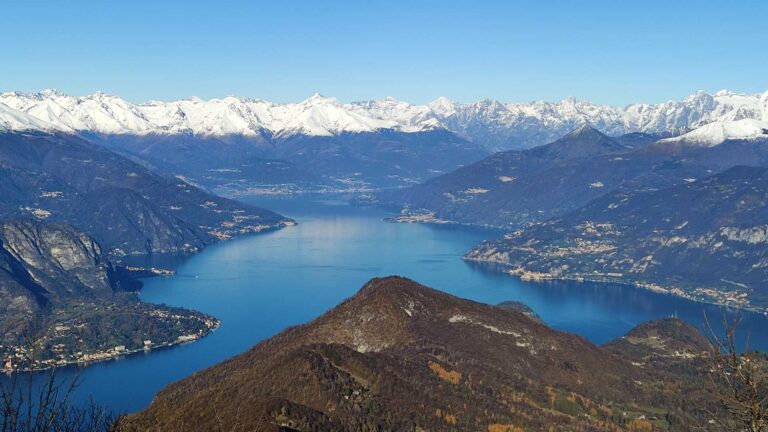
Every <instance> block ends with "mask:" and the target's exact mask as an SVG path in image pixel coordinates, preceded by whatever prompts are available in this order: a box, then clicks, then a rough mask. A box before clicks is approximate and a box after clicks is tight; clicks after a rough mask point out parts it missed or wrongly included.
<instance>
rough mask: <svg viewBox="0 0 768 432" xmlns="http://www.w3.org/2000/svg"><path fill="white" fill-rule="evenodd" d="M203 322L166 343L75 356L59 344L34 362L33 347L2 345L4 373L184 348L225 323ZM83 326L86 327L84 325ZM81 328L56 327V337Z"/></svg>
mask: <svg viewBox="0 0 768 432" xmlns="http://www.w3.org/2000/svg"><path fill="white" fill-rule="evenodd" d="M149 314H150V315H152V316H154V317H156V318H161V319H163V320H167V321H170V322H176V323H181V322H183V321H184V320H188V319H189V318H190V317H189V316H184V315H179V314H174V313H172V312H169V311H165V310H153V311H150V312H149ZM195 318H197V319H198V320H199V321H200V324H201V325H200V326H199V328H198V329H197V330H196V331H193V332H190V333H186V334H181V335H178V336H176V338H175V339H171V340H165V341H153V340H151V339H144V340H142V342H141V344H140V346H138V347H127V346H125V345H115V346H112V347H109V348H101V349H96V350H84V351H83V350H79V349H78V350H77V351H74V352H72V349H71V348H70V347H69V346H67V344H65V343H57V344H54V345H52V346H51V349H50V352H49V355H50V356H52V357H48V358H41V359H34V357H35V354H34V353H33V350H32V348H31V347H29V346H23V345H7V346H4V345H3V344H0V355H1V356H2V357H0V360H2V363H0V366H2V367H1V368H0V372H3V373H6V374H10V373H12V372H28V371H40V370H47V369H52V368H57V367H62V366H68V365H73V364H79V365H85V364H88V363H93V362H98V361H105V360H111V359H116V358H119V357H123V356H126V355H130V354H134V353H139V352H147V351H151V350H153V349H159V348H166V347H171V346H174V345H180V344H183V343H187V342H192V341H195V340H198V339H200V338H202V337H204V336H206V335H208V334H209V333H210V332H212V331H214V330H216V329H217V328H218V327H219V325H221V321H219V320H217V319H216V318H213V317H210V316H202V315H201V316H196V317H195ZM81 326H82V324H81ZM77 330H78V329H77V328H75V329H73V328H71V327H70V326H68V325H65V324H55V325H54V326H53V334H54V337H56V338H59V337H61V336H63V335H65V334H67V333H69V334H70V335H72V334H76V332H77ZM47 338H48V336H46V337H45V338H43V339H42V340H40V341H38V343H39V344H44V343H45V342H46V339H47ZM77 343H78V345H79V346H83V345H85V344H86V342H85V341H84V340H83V339H82V338H81V337H77Z"/></svg>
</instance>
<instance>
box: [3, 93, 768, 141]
mask: <svg viewBox="0 0 768 432" xmlns="http://www.w3.org/2000/svg"><path fill="white" fill-rule="evenodd" d="M0 104H1V105H0V128H2V129H11V130H24V129H41V130H60V131H67V132H71V131H78V132H92V133H97V134H110V135H112V134H118V135H119V134H135V135H148V134H195V135H202V136H226V135H242V136H262V135H264V136H272V137H289V136H294V135H307V136H334V135H338V134H340V133H345V132H347V133H359V132H376V131H379V130H385V129H387V130H395V131H399V132H404V133H411V132H422V131H429V130H435V129H447V130H449V131H451V132H454V133H457V134H459V135H461V136H463V137H464V138H467V139H469V140H471V141H474V142H475V143H478V144H482V145H484V146H485V147H487V148H491V149H510V148H526V147H532V146H535V145H540V144H544V143H547V142H550V141H553V140H555V139H556V138H558V137H560V136H562V135H564V134H566V133H568V132H569V131H571V130H573V129H574V128H576V127H578V126H579V125H581V124H584V123H589V124H591V125H592V126H594V127H595V128H597V129H599V130H601V131H603V132H605V133H607V134H608V135H621V134H625V133H630V132H645V133H654V134H665V135H670V136H676V135H680V134H683V135H680V137H677V138H675V139H676V140H686V141H691V142H696V143H704V144H707V145H713V144H717V143H719V142H722V141H724V140H725V139H729V138H752V137H758V136H762V135H764V134H765V130H764V129H765V128H768V92H766V93H763V94H757V95H744V94H737V93H732V92H728V91H720V92H718V93H716V94H714V95H710V94H707V93H704V92H697V93H694V94H693V95H691V96H689V97H687V98H686V99H684V100H682V101H669V102H664V103H660V104H632V105H627V106H624V107H615V106H607V105H597V104H593V103H590V102H585V101H579V100H576V99H573V98H568V99H564V100H562V101H559V102H530V103H502V102H498V101H495V100H491V99H486V100H482V101H479V102H475V103H470V104H463V103H458V102H453V101H451V100H449V99H446V98H439V99H437V100H435V101H434V102H431V103H429V104H426V105H413V104H409V103H407V102H402V101H398V100H396V99H393V98H385V99H381V100H375V101H364V102H353V103H341V102H339V101H338V100H336V99H334V98H328V97H324V96H321V95H317V94H316V95H314V96H312V97H310V98H308V99H306V100H304V101H302V102H299V103H290V104H275V103H271V102H267V101H263V100H259V99H247V98H238V97H232V96H230V97H225V98H222V99H211V100H208V101H204V100H201V99H198V98H190V99H185V100H179V101H172V102H157V101H150V102H146V103H142V104H133V103H130V102H127V101H126V100H124V99H121V98H119V97H117V96H110V95H106V94H103V93H95V94H92V95H88V96H82V97H75V96H69V95H65V94H63V93H60V92H56V91H51V90H46V91H43V92H40V93H20V92H8V93H2V94H0Z"/></svg>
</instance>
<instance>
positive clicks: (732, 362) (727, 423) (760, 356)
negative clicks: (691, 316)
mask: <svg viewBox="0 0 768 432" xmlns="http://www.w3.org/2000/svg"><path fill="white" fill-rule="evenodd" d="M704 318H705V323H706V326H707V329H708V330H709V334H710V342H711V344H712V353H711V356H710V361H711V364H710V370H709V372H710V373H709V376H710V378H711V380H712V384H713V388H714V389H715V391H716V393H717V397H718V399H719V401H720V404H721V407H722V415H714V416H713V418H712V419H711V420H710V421H711V422H712V423H713V425H717V426H718V427H721V428H723V429H724V430H728V431H748V432H768V361H766V356H765V354H764V353H761V352H758V351H754V350H751V349H750V347H749V337H748V336H746V337H745V345H744V349H743V350H740V349H739V344H738V338H737V330H738V327H739V324H740V322H741V319H740V317H737V318H735V319H732V320H730V321H729V320H728V318H727V317H725V316H724V317H723V328H724V333H723V334H722V335H720V334H718V332H716V331H715V330H714V329H713V328H712V326H711V325H710V323H709V320H708V319H707V317H706V314H705V316H704Z"/></svg>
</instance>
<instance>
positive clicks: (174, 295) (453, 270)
mask: <svg viewBox="0 0 768 432" xmlns="http://www.w3.org/2000/svg"><path fill="white" fill-rule="evenodd" d="M253 203H254V204H261V205H263V206H265V207H268V208H270V209H274V210H276V211H279V212H281V213H283V214H285V215H286V216H290V217H293V218H295V219H296V220H297V221H298V223H299V225H298V226H295V227H290V228H287V229H284V230H281V231H277V232H271V233H267V234H259V235H248V236H244V237H240V238H237V239H234V240H230V241H227V242H223V243H219V244H216V245H213V246H210V247H208V248H206V249H205V250H204V251H203V252H201V253H199V254H196V255H193V256H189V257H185V258H183V259H176V260H175V262H174V263H173V266H174V267H176V269H177V275H176V276H173V277H167V278H151V279H147V280H145V287H144V288H143V290H142V292H141V297H142V299H144V300H145V301H148V302H155V303H166V304H169V305H174V306H183V307H187V308H191V309H196V310H200V311H203V312H206V313H209V314H211V315H213V316H216V317H217V318H219V319H220V320H221V321H222V325H221V327H220V328H219V329H218V330H216V331H215V332H214V333H212V334H211V335H210V336H208V337H206V338H204V339H202V340H200V341H197V342H194V343H189V344H185V345H181V346H177V347H173V348H169V349H165V350H158V351H153V352H150V353H146V354H137V355H133V356H129V357H126V358H122V359H118V360H114V361H109V362H104V363H97V364H94V365H92V366H89V367H87V368H83V369H81V378H82V380H83V382H82V385H81V386H80V387H79V389H78V397H79V398H82V399H85V398H87V397H88V396H93V398H94V399H95V400H96V401H98V402H99V403H102V404H105V405H107V406H109V407H110V408H112V409H115V410H117V411H121V412H131V411H136V410H139V409H141V408H143V407H145V406H147V405H148V404H149V403H150V401H151V400H152V397H153V396H154V394H155V393H156V392H157V391H158V390H160V389H161V388H163V387H164V386H166V385H167V384H169V383H171V382H173V381H176V380H179V379H182V378H184V377H186V376H188V375H190V374H192V373H193V372H195V371H197V370H200V369H203V368H206V367H208V366H211V365H213V364H215V363H217V362H220V361H222V360H224V359H226V358H229V357H231V356H233V355H235V354H237V353H240V352H242V351H244V350H246V349H248V348H249V347H251V346H252V345H254V344H255V343H257V342H258V341H260V340H263V339H265V338H268V337H270V336H272V335H274V334H275V333H277V332H279V331H281V330H283V329H284V328H286V327H288V326H291V325H295V324H299V323H303V322H306V321H308V320H311V319H313V318H315V317H317V316H319V315H321V314H322V313H323V312H325V311H326V310H328V309H329V308H331V307H333V306H334V305H336V304H337V303H339V302H340V301H341V300H343V299H344V298H346V297H349V296H351V295H353V294H354V293H355V292H356V291H357V290H358V289H359V288H360V287H361V286H362V285H363V284H364V283H365V282H366V281H367V280H368V279H370V278H372V277H377V276H385V275H402V276H407V277H409V278H412V279H415V280H417V281H419V282H421V283H423V284H425V285H428V286H431V287H434V288H437V289H441V290H444V291H447V292H449V293H452V294H455V295H458V296H461V297H466V298H470V299H473V300H476V301H481V302H486V303H493V304H495V303H499V302H502V301H505V300H517V301H521V302H523V303H525V304H527V305H528V306H530V307H531V308H533V309H534V311H535V312H536V313H537V314H539V316H541V317H542V318H543V319H544V321H546V322H547V323H548V324H549V325H551V326H553V327H555V328H557V329H561V330H566V331H569V332H573V333H576V334H579V335H582V336H584V337H586V338H588V339H590V340H592V341H593V342H596V343H604V342H606V341H608V340H610V339H612V338H615V337H618V336H621V335H622V334H624V333H625V332H626V331H627V330H629V329H630V328H632V327H633V326H634V325H636V324H638V323H640V322H642V321H645V320H649V319H654V318H662V317H669V316H678V317H679V318H682V319H685V320H687V321H689V322H692V323H694V324H697V325H700V324H702V322H703V313H704V311H705V310H706V311H707V313H708V314H709V316H710V317H714V318H715V319H720V318H722V316H723V311H722V310H721V309H720V308H717V307H714V306H707V305H703V304H700V303H694V302H691V301H687V300H684V299H681V298H677V297H672V296H667V295H662V294H656V293H652V292H650V291H646V290H640V289H636V288H632V287H627V286H621V285H615V284H595V283H576V282H548V283H530V282H522V281H520V280H518V279H516V278H513V277H511V276H508V275H505V274H502V273H498V272H494V271H491V270H490V269H488V268H486V267H484V266H480V265H476V264H471V263H467V262H464V261H462V260H461V256H462V255H463V254H464V253H465V252H466V251H467V250H469V249H470V248H471V247H472V246H474V245H475V244H477V243H478V242H480V241H481V240H483V239H487V238H492V237H494V236H497V235H499V233H498V232H495V231H489V230H482V229H471V228H463V227H451V226H431V225H418V224H395V223H387V222H384V221H383V220H382V219H383V218H384V217H385V216H386V215H387V214H386V213H384V212H382V211H381V210H377V209H366V208H357V207H352V206H349V205H346V204H344V203H343V202H341V201H309V200H303V201H297V200H287V199H284V200H280V199H272V200H260V201H254V202H253ZM155 264H161V265H169V262H168V261H163V262H156V263H155ZM766 324H768V319H766V317H764V316H762V315H757V314H744V324H743V328H744V329H746V330H748V331H750V333H751V334H752V344H753V345H754V346H758V347H760V348H761V349H765V348H766V347H768V337H767V336H766V335H765V334H764V332H762V331H760V329H765V328H768V327H766ZM63 373H72V368H70V369H67V370H65V371H64V372H63Z"/></svg>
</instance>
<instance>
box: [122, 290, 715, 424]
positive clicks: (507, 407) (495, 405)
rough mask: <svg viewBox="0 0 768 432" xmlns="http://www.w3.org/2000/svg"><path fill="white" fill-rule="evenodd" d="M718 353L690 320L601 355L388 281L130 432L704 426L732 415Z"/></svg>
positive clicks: (231, 367) (562, 336)
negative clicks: (714, 365) (714, 380)
mask: <svg viewBox="0 0 768 432" xmlns="http://www.w3.org/2000/svg"><path fill="white" fill-rule="evenodd" d="M709 350H710V345H709V343H708V341H707V339H706V338H704V337H703V336H702V335H701V334H700V333H698V331H697V330H696V329H694V328H693V327H691V326H690V325H688V324H685V323H683V322H680V321H677V320H672V319H667V320H660V321H654V322H649V323H644V324H642V325H640V326H638V327H637V328H636V329H634V330H632V331H631V332H630V333H628V334H627V335H626V336H625V337H622V338H619V339H617V340H615V341H613V342H610V343H609V344H607V345H605V346H596V345H593V344H592V343H590V342H588V341H587V340H585V339H583V338H581V337H578V336H575V335H572V334H568V333H563V332H559V331H555V330H552V329H550V328H548V327H547V326H546V325H544V324H543V323H541V322H540V321H538V320H536V319H535V318H532V317H530V316H529V315H528V314H526V313H525V312H523V311H519V310H516V309H515V308H507V307H497V306H491V305H485V304H480V303H475V302H472V301H469V300H464V299H460V298H457V297H454V296H451V295H448V294H445V293H442V292H440V291H436V290H433V289H430V288H427V287H425V286H422V285H420V284H418V283H416V282H414V281H411V280H408V279H405V278H400V277H387V278H380V279H373V280H371V281H370V282H368V283H367V284H366V285H365V286H364V287H363V288H362V289H361V290H360V291H359V292H358V293H357V294H356V295H354V296H353V297H351V298H350V299H348V300H346V301H344V302H343V303H341V304H340V305H338V306H337V307H335V308H333V309H332V310H330V311H328V312H327V313H326V314H324V315H323V316H321V317H319V318H317V319H316V320H314V321H312V322H310V323H307V324H304V325H300V326H297V327H293V328H289V329H287V330H285V331H283V332H281V333H280V334H278V335H277V336H275V337H273V338H270V339H268V340H265V341H263V342H261V343H259V344H258V345H256V346H254V347H253V348H251V349H250V350H248V351H246V352H245V353H243V354H240V355H238V356H236V357H234V358H232V359H230V360H227V361H225V362H224V363H221V364H219V365H217V366H214V367H212V368H209V369H207V370H205V371H202V372H199V373H197V374H195V375H193V376H191V377H189V378H187V379H185V380H182V381H180V382H178V383H175V384H172V385H170V386H169V387H167V388H166V389H164V390H162V391H161V392H160V393H158V395H157V396H156V397H155V399H154V400H153V402H152V404H151V405H150V407H149V408H147V409H146V410H144V411H141V412H139V413H137V414H134V415H131V416H129V417H128V418H127V419H126V421H125V422H124V423H123V424H122V425H121V426H122V427H121V430H124V431H139V430H141V431H161V430H186V429H188V428H190V427H191V428H194V429H195V430H258V431H294V430H312V431H359V430H400V431H425V430H446V431H453V430H456V431H458V430H476V431H480V430H482V431H490V432H516V431H524V430H569V431H655V430H671V431H676V430H680V431H683V430H691V429H688V428H693V427H695V426H697V425H702V426H703V425H706V422H707V420H708V419H709V418H710V417H708V416H711V415H718V413H720V408H719V406H718V405H717V403H716V401H715V400H714V399H713V397H712V393H711V392H710V391H711V389H709V388H708V384H707V383H708V382H709V381H707V380H706V378H705V376H706V373H707V372H706V371H707V364H708V363H707V361H706V359H707V353H708V352H709ZM702 383H705V384H702ZM192 425H193V426H192Z"/></svg>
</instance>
